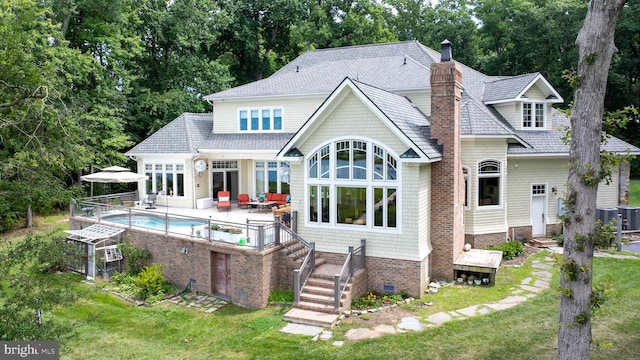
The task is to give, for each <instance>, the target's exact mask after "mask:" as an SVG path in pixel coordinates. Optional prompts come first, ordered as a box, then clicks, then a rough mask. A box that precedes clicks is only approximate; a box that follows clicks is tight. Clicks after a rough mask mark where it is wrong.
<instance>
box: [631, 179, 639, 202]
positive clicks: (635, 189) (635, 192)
mask: <svg viewBox="0 0 640 360" xmlns="http://www.w3.org/2000/svg"><path fill="white" fill-rule="evenodd" d="M629 205H631V206H640V179H631V181H630V183H629Z"/></svg>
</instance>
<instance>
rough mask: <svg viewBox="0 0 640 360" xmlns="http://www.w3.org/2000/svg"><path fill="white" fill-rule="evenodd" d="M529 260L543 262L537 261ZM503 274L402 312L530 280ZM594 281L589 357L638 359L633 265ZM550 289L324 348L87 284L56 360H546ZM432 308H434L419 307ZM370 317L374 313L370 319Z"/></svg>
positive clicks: (262, 319)
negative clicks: (481, 311)
mask: <svg viewBox="0 0 640 360" xmlns="http://www.w3.org/2000/svg"><path fill="white" fill-rule="evenodd" d="M536 256H537V257H540V256H546V254H537V255H536ZM531 261H532V259H530V260H529V261H528V262H527V263H526V264H525V265H524V266H523V267H522V268H514V267H503V268H501V269H500V272H499V275H498V277H497V279H498V283H497V285H496V286H495V287H492V288H484V287H449V288H446V289H445V290H443V291H441V292H440V293H438V294H436V295H429V296H425V298H423V299H421V301H420V302H414V303H412V304H411V305H407V309H411V310H414V311H415V314H416V315H417V316H420V317H424V316H426V315H428V314H430V313H434V312H438V311H442V310H452V309H459V308H462V307H465V306H468V305H472V304H478V303H482V302H486V301H492V300H495V299H502V298H504V297H506V296H507V295H508V294H509V293H510V291H511V289H512V288H513V287H514V285H515V284H519V283H520V281H521V279H522V278H524V277H525V276H527V273H530V267H531ZM594 265H595V271H594V274H595V275H594V280H595V282H596V283H598V282H600V283H605V284H606V285H607V288H608V290H607V301H606V303H605V304H604V306H603V307H602V308H601V310H600V312H599V313H598V314H597V315H596V317H595V318H594V321H593V350H592V359H607V360H608V359H629V358H634V357H636V356H637V354H639V353H640V312H638V311H637V307H636V304H640V288H639V287H638V286H637V280H636V276H637V274H638V271H639V270H640V260H618V259H603V258H596V259H595V261H594ZM553 272H554V277H553V281H552V286H551V289H549V290H547V291H545V292H543V293H542V294H540V295H538V296H537V297H535V298H532V299H530V300H528V301H527V302H525V303H524V304H522V305H519V306H516V307H514V308H512V309H509V310H504V311H498V312H495V313H492V314H489V315H485V316H477V317H474V318H471V319H468V320H462V321H453V322H449V323H445V324H443V325H441V326H439V327H433V328H427V329H425V330H424V331H422V332H419V333H416V332H408V333H403V334H397V335H386V336H383V337H381V338H378V339H372V340H362V341H357V342H353V341H348V340H347V341H345V344H344V345H343V346H342V347H336V346H333V345H332V343H333V341H336V340H345V337H344V334H345V332H346V331H347V330H348V328H349V327H350V326H353V325H346V324H342V325H340V326H338V327H336V328H334V329H332V330H333V332H334V336H333V338H332V339H331V340H330V341H317V342H314V341H311V339H310V338H309V337H305V336H295V335H290V334H283V333H280V332H279V330H280V329H281V328H282V327H283V326H284V325H285V322H283V320H282V317H283V314H284V313H285V312H286V311H287V308H281V307H277V306H273V307H268V308H266V309H263V310H247V309H243V308H240V307H237V306H234V305H227V306H225V307H224V308H222V309H220V310H218V311H217V312H215V313H213V314H205V313H203V312H201V311H198V310H194V309H189V308H185V307H178V306H176V305H173V304H160V305H156V306H154V307H151V308H145V307H136V306H134V305H132V304H130V303H128V302H125V301H123V300H121V299H119V298H117V297H114V296H112V295H109V294H106V293H104V292H102V291H100V290H97V289H95V288H94V287H92V286H88V285H83V287H84V288H85V289H86V290H87V292H86V295H84V296H83V298H82V299H81V300H80V301H78V302H77V303H75V304H73V306H69V307H66V308H63V309H59V310H58V311H57V312H56V314H55V315H56V316H57V317H58V318H62V319H67V320H70V321H73V322H75V323H77V334H76V336H75V337H74V338H73V340H72V341H71V342H69V343H65V344H64V346H63V348H62V353H61V359H87V358H91V359H374V358H394V359H553V358H555V357H556V348H555V344H556V336H557V328H558V311H559V295H558V293H557V291H556V289H557V287H558V269H557V267H556V268H555V269H554V270H553ZM425 301H433V302H434V303H435V306H434V307H431V308H427V307H424V306H418V305H420V304H421V303H422V302H425ZM370 316H371V317H373V316H375V314H373V315H370Z"/></svg>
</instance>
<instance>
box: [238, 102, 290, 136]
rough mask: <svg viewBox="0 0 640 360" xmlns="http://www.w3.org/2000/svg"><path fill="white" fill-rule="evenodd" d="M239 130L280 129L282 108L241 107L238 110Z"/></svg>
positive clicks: (262, 130)
mask: <svg viewBox="0 0 640 360" xmlns="http://www.w3.org/2000/svg"><path fill="white" fill-rule="evenodd" d="M238 118H239V124H238V125H239V126H238V127H239V129H240V131H255V132H268V131H282V109H281V108H263V109H241V110H240V111H239V112H238Z"/></svg>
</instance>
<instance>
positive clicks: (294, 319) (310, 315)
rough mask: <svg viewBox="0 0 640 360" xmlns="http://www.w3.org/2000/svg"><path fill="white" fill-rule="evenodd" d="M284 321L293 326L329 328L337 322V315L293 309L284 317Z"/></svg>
mask: <svg viewBox="0 0 640 360" xmlns="http://www.w3.org/2000/svg"><path fill="white" fill-rule="evenodd" d="M284 320H285V321H288V322H291V323H294V324H303V325H312V326H320V327H324V328H331V327H332V326H333V325H334V324H335V323H336V321H337V320H338V314H329V313H326V312H318V311H313V310H305V309H299V308H293V309H291V310H289V311H288V312H287V313H286V314H285V315H284Z"/></svg>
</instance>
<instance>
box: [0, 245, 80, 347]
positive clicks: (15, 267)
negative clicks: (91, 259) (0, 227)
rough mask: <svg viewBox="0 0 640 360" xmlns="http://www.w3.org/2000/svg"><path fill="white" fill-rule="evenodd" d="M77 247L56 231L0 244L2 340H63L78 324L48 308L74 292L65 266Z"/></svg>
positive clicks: (67, 300)
mask: <svg viewBox="0 0 640 360" xmlns="http://www.w3.org/2000/svg"><path fill="white" fill-rule="evenodd" d="M70 254H73V255H74V256H79V255H80V254H79V253H78V252H77V248H76V247H74V246H72V245H71V244H67V243H66V242H64V239H61V238H56V236H55V234H53V233H48V234H39V235H33V234H31V233H30V234H27V236H26V237H25V239H24V240H22V241H19V242H17V243H16V244H14V245H10V246H8V247H3V248H0V303H2V306H0V324H2V325H0V339H2V340H5V341H35V340H45V339H46V340H58V341H59V340H64V339H66V338H68V337H69V336H71V335H72V334H73V331H74V329H75V327H76V326H77V325H74V324H71V323H67V322H63V321H60V320H57V319H56V318H54V317H52V316H51V311H52V310H53V309H54V308H55V307H56V306H59V305H64V304H69V303H71V302H73V301H74V299H75V298H76V297H77V295H76V294H75V293H74V292H73V290H72V284H71V278H70V277H69V276H68V274H52V273H55V272H58V271H60V270H66V269H67V266H68V265H70V264H71V263H70V260H71V259H72V258H71V257H70Z"/></svg>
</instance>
